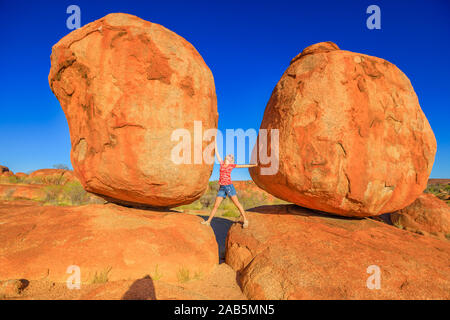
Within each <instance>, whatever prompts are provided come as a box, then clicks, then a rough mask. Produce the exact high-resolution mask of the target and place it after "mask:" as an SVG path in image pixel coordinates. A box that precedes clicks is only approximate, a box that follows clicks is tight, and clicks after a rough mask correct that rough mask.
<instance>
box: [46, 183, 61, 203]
mask: <svg viewBox="0 0 450 320" xmlns="http://www.w3.org/2000/svg"><path fill="white" fill-rule="evenodd" d="M61 191H62V186H59V185H51V186H45V187H44V193H45V197H44V202H45V203H48V204H53V205H57V204H59V199H60V198H61Z"/></svg>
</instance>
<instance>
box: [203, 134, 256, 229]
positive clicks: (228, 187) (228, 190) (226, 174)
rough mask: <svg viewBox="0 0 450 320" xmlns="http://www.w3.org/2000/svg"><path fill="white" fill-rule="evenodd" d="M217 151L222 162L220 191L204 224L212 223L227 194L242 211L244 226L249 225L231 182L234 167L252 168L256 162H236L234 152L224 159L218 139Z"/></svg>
mask: <svg viewBox="0 0 450 320" xmlns="http://www.w3.org/2000/svg"><path fill="white" fill-rule="evenodd" d="M215 153H216V157H217V159H218V160H219V163H220V178H219V186H220V188H219V192H218V193H217V197H216V201H215V203H214V207H213V209H212V211H211V214H210V215H209V218H208V220H206V221H202V224H205V225H207V226H209V225H210V223H211V220H212V218H213V217H214V215H215V214H216V211H217V209H218V208H219V206H220V203H221V202H222V200H223V199H225V198H226V197H227V196H229V197H230V198H231V201H233V203H234V205H235V206H236V207H237V208H238V210H239V212H240V213H241V215H242V217H243V218H244V223H243V225H242V227H243V228H247V227H248V219H247V216H246V215H245V211H244V208H243V207H242V205H241V203H240V202H239V200H238V197H237V195H236V189H235V188H234V186H233V183H232V182H231V171H232V170H233V169H234V168H250V167H256V164H235V163H234V156H233V155H232V154H229V155H227V156H226V157H225V161H222V158H221V157H220V155H219V152H218V151H217V141H216V147H215Z"/></svg>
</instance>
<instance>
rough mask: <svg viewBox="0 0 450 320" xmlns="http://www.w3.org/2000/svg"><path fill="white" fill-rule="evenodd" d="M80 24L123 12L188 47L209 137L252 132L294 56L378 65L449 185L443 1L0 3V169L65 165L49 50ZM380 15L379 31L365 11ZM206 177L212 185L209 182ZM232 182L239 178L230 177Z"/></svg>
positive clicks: (449, 91) (447, 22)
mask: <svg viewBox="0 0 450 320" xmlns="http://www.w3.org/2000/svg"><path fill="white" fill-rule="evenodd" d="M72 4H75V5H78V6H79V7H80V8H81V24H82V25H84V24H86V23H89V22H91V21H93V20H96V19H99V18H101V17H103V16H105V15H106V14H108V13H112V12H125V13H130V14H135V15H137V16H139V17H141V18H143V19H145V20H149V21H152V22H156V23H159V24H162V25H164V26H165V27H167V28H169V29H170V30H172V31H174V32H176V33H177V34H179V35H181V36H182V37H184V38H185V39H187V40H188V41H189V42H190V43H192V44H193V45H194V46H195V47H196V49H197V50H198V51H199V52H200V54H201V55H202V56H203V58H204V60H205V62H206V63H207V64H208V66H209V67H210V69H211V70H212V72H213V75H214V78H215V84H216V90H217V98H218V109H219V114H220V119H219V129H221V130H223V132H225V129H227V128H228V129H230V128H235V129H237V128H243V129H244V130H245V129H249V128H254V129H258V128H259V126H260V123H261V120H262V116H263V113H264V108H265V106H266V103H267V101H268V99H269V97H270V95H271V92H272V90H273V88H274V86H275V84H276V83H277V82H278V80H279V79H280V77H281V75H282V73H283V72H284V70H285V69H286V68H287V66H288V65H289V62H290V60H291V59H292V58H293V57H294V56H295V55H297V54H298V53H299V52H301V51H302V50H303V48H305V47H307V46H309V45H311V44H313V43H317V42H321V41H333V42H335V43H337V44H338V45H339V47H340V48H341V49H345V50H350V51H355V52H361V53H365V54H369V55H373V56H377V57H381V58H384V59H386V60H388V61H390V62H392V63H394V64H396V65H397V66H398V67H399V68H400V69H401V70H402V71H403V72H404V73H405V74H406V75H407V76H408V77H409V78H410V80H411V82H412V84H413V86H414V88H415V91H416V93H417V95H418V97H419V101H420V104H421V106H422V109H423V111H424V112H425V114H426V116H427V118H428V120H429V122H430V124H431V126H432V128H433V130H434V133H435V136H436V139H437V142H438V151H437V154H436V159H435V163H434V167H433V171H432V174H431V177H433V178H450V161H449V159H450V130H449V118H450V117H449V115H450V114H449V113H450V112H449V109H450V81H449V79H448V76H449V74H450V59H448V57H449V52H450V41H449V39H450V19H448V16H449V14H450V1H446V0H443V1H437V0H430V1H414V0H408V1H406V0H404V1H402V0H398V1H394V0H391V1H378V0H371V1H364V0H361V1H358V0H348V1H342V0H341V1H322V0H315V1H282V0H277V1H271V2H265V1H244V0H241V1H234V0H228V1H214V0H209V1H170V2H167V1H152V0H141V1H138V0H135V1H132V0H128V1H113V0H109V1H96V0H90V1H79V0H71V1H23V0H15V1H6V0H0V35H1V39H2V50H0V70H1V72H2V76H1V80H0V81H1V89H0V101H1V114H0V139H1V140H0V141H1V143H0V164H2V165H6V166H8V167H9V168H10V169H11V170H13V171H14V172H17V171H25V172H26V171H29V170H36V169H40V168H51V167H52V165H53V164H58V163H62V164H66V165H68V166H71V164H70V137H69V130H68V126H67V121H66V118H65V116H64V113H63V111H62V109H61V107H60V105H59V102H58V100H57V99H56V98H55V96H54V95H53V93H52V92H51V90H50V88H49V86H48V81H47V77H48V72H49V69H50V53H51V47H52V46H53V45H54V44H55V43H56V42H58V41H59V39H60V38H62V37H63V36H64V35H66V34H67V33H69V32H70V30H68V29H67V27H66V19H67V18H68V16H69V15H68V14H67V13H66V8H67V7H68V6H69V5H72ZM371 4H376V5H378V6H379V7H380V8H381V30H369V29H367V28H366V19H367V17H368V16H369V15H368V14H366V8H367V7H368V6H369V5H371ZM217 178H218V174H217V168H215V170H214V172H213V175H212V179H217ZM232 178H233V179H236V180H238V179H249V175H248V170H247V169H236V170H234V171H233V174H232Z"/></svg>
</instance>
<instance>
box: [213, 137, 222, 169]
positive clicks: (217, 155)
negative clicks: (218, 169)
mask: <svg viewBox="0 0 450 320" xmlns="http://www.w3.org/2000/svg"><path fill="white" fill-rule="evenodd" d="M214 143H215V147H214V152H215V153H216V157H217V160H219V163H222V158H221V157H220V154H219V150H218V148H217V136H216V137H215V138H214Z"/></svg>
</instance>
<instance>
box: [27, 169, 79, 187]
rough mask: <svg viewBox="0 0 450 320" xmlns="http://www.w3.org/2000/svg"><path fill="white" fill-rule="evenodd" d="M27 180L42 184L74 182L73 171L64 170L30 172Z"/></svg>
mask: <svg viewBox="0 0 450 320" xmlns="http://www.w3.org/2000/svg"><path fill="white" fill-rule="evenodd" d="M28 178H30V179H31V180H33V179H35V180H38V182H40V183H43V184H65V183H67V182H70V181H73V180H76V177H75V176H74V174H73V171H71V170H65V169H39V170H36V171H33V172H31V173H30V174H29V175H28Z"/></svg>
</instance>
